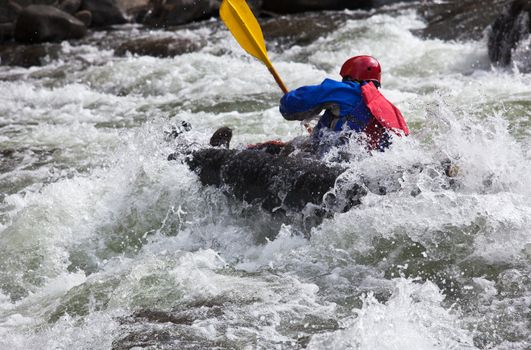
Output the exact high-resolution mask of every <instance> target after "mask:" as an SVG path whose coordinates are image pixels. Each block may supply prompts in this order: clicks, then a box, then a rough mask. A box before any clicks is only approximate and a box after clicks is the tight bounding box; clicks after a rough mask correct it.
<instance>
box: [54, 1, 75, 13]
mask: <svg viewBox="0 0 531 350" xmlns="http://www.w3.org/2000/svg"><path fill="white" fill-rule="evenodd" d="M80 7H81V0H62V1H61V2H60V3H59V6H58V8H59V9H60V10H62V11H64V12H67V13H69V14H71V15H73V14H75V13H76V12H77V11H78V10H79V8H80Z"/></svg>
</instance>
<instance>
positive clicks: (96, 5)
mask: <svg viewBox="0 0 531 350" xmlns="http://www.w3.org/2000/svg"><path fill="white" fill-rule="evenodd" d="M220 3H221V1H220V0H7V1H5V2H3V3H2V4H0V64H3V65H14V66H23V67H29V66H33V65H40V64H42V63H43V62H44V61H46V59H54V58H56V57H57V56H58V50H57V47H58V46H57V44H43V43H57V42H61V41H64V40H67V41H71V42H72V43H73V44H74V45H75V43H76V42H77V41H78V40H79V39H82V38H84V37H85V36H86V35H87V33H88V32H90V31H92V30H102V29H103V30H108V28H109V27H110V26H113V25H119V24H125V23H137V24H140V25H143V26H148V27H152V28H159V29H165V30H169V31H174V30H175V29H176V28H179V27H182V26H183V25H189V24H190V23H193V22H197V21H203V20H205V19H208V18H211V17H214V16H217V13H218V10H219V6H220ZM248 3H249V5H250V6H251V8H252V9H253V11H254V12H255V14H257V15H261V22H262V24H263V25H264V32H265V35H266V37H267V36H273V37H275V38H279V37H283V38H286V41H288V42H292V43H300V42H308V41H313V40H315V39H316V38H318V37H319V36H320V35H323V34H324V33H326V32H329V31H331V30H334V29H335V28H333V25H331V23H337V22H335V21H324V20H322V17H321V16H319V15H317V13H318V12H317V11H324V10H343V9H349V10H363V11H347V12H343V11H341V12H337V14H336V15H332V16H345V17H352V18H355V19H359V18H363V17H367V18H368V17H370V16H372V15H374V14H377V13H382V12H388V11H393V10H395V9H397V8H401V9H403V8H411V9H416V10H418V12H419V14H420V15H421V16H423V17H424V19H425V20H426V22H427V27H426V28H424V29H422V30H421V31H418V32H416V33H415V34H417V35H421V36H424V37H434V38H440V39H443V40H471V39H473V40H477V39H478V38H481V37H483V36H485V35H487V36H488V37H489V40H488V47H489V56H490V58H491V60H492V62H493V63H495V64H500V65H505V66H507V65H511V64H512V62H513V56H514V59H515V60H517V61H518V62H517V63H516V65H517V66H518V67H519V68H520V69H521V70H523V71H527V70H529V69H531V67H530V65H531V64H530V63H529V61H530V60H529V56H530V49H529V45H528V42H529V40H530V39H529V37H530V35H529V33H530V32H531V30H530V29H529V28H530V21H529V18H530V9H529V8H530V6H529V3H528V2H527V1H525V0H515V1H514V0H487V1H482V2H481V3H480V2H477V1H475V0H464V1H455V0H452V1H445V2H435V1H402V2H400V1H394V0H360V1H344V0H337V1H332V0H331V1H313V0H296V1H290V2H286V1H275V0H251V1H248ZM398 3H399V4H398ZM287 13H302V14H300V15H295V16H290V17H289V20H286V17H285V16H283V14H287ZM325 18H326V17H325ZM205 23H206V24H205V25H212V24H211V23H208V22H205ZM490 28H492V29H490ZM526 43H527V44H526ZM203 44H204V43H200V42H190V41H189V40H184V41H178V42H173V41H172V40H171V39H161V38H149V37H147V38H143V39H141V40H138V39H137V40H135V41H134V42H117V43H116V45H115V47H114V48H113V49H114V50H115V52H116V54H117V55H124V54H125V53H127V52H130V53H132V54H138V55H149V56H156V57H168V56H175V55H179V54H183V53H187V52H190V51H195V50H198V49H200V48H201V47H203V46H204V45H203ZM513 53H514V54H513Z"/></svg>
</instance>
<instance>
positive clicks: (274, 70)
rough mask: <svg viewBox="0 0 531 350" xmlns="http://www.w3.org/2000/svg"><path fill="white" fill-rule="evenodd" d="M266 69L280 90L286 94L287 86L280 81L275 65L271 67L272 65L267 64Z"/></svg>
mask: <svg viewBox="0 0 531 350" xmlns="http://www.w3.org/2000/svg"><path fill="white" fill-rule="evenodd" d="M267 69H268V70H269V73H271V74H272V75H273V78H275V81H276V82H277V84H278V86H279V87H280V89H281V90H282V92H283V93H285V94H287V93H288V88H287V87H286V85H284V82H283V81H282V79H280V76H279V75H278V72H277V71H276V69H275V67H273V65H268V66H267Z"/></svg>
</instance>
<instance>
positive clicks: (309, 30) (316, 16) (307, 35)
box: [261, 12, 370, 47]
mask: <svg viewBox="0 0 531 350" xmlns="http://www.w3.org/2000/svg"><path fill="white" fill-rule="evenodd" d="M369 16H370V13H369V12H361V13H355V14H347V13H345V12H327V13H317V12H309V13H302V14H295V15H290V16H279V17H273V18H268V19H265V20H262V21H261V22H262V23H261V27H262V30H263V33H264V37H265V39H266V42H267V43H268V44H273V43H278V44H279V45H281V46H288V47H291V46H293V45H308V44H310V43H312V42H313V41H315V40H317V39H318V38H320V37H322V36H323V35H326V34H327V33H331V32H333V31H335V30H336V29H338V28H339V26H340V25H341V23H344V22H345V21H346V20H348V19H362V18H367V17H369Z"/></svg>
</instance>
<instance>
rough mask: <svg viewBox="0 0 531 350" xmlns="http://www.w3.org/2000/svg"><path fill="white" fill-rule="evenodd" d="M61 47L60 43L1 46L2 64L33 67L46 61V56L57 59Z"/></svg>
mask: <svg viewBox="0 0 531 350" xmlns="http://www.w3.org/2000/svg"><path fill="white" fill-rule="evenodd" d="M60 49H61V47H60V45H58V44H34V45H19V44H14V43H11V44H8V45H3V46H0V64H2V65H7V66H20V67H31V66H40V65H42V64H43V63H45V61H46V58H50V59H57V58H58V57H59V51H60Z"/></svg>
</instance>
